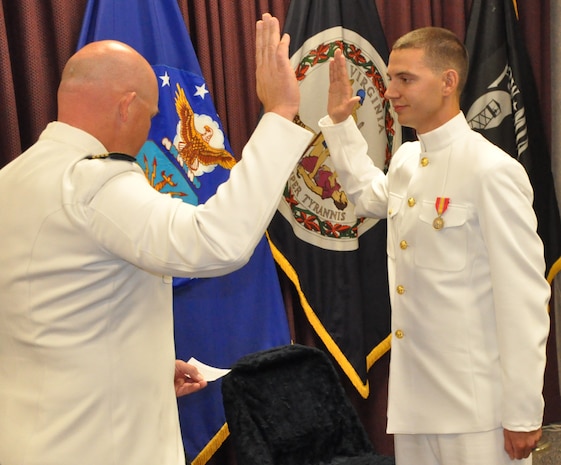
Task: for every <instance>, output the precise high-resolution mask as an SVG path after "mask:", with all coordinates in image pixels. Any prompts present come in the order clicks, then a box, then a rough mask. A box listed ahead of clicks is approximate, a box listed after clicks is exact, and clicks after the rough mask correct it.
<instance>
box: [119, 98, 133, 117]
mask: <svg viewBox="0 0 561 465" xmlns="http://www.w3.org/2000/svg"><path fill="white" fill-rule="evenodd" d="M135 98H136V92H127V93H126V94H124V95H123V96H122V97H121V100H119V117H120V118H121V121H123V122H125V121H127V120H128V117H129V108H130V105H131V103H132V102H133V100H134V99H135Z"/></svg>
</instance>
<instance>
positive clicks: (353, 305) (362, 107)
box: [268, 0, 401, 398]
mask: <svg viewBox="0 0 561 465" xmlns="http://www.w3.org/2000/svg"><path fill="white" fill-rule="evenodd" d="M285 31H286V32H288V33H290V36H291V42H290V56H291V63H292V65H293V67H294V69H295V72H296V76H297V78H298V80H299V83H300V92H301V96H302V101H301V106H300V113H299V115H298V118H299V121H298V122H299V123H300V124H302V125H303V126H306V127H308V128H310V129H311V130H312V131H313V132H315V138H314V139H313V141H312V143H311V144H310V146H309V148H308V150H307V151H306V153H304V154H302V155H303V156H302V158H301V160H300V162H299V164H298V165H297V167H296V169H295V170H294V172H293V173H292V176H291V177H290V179H289V181H288V183H287V185H286V188H285V191H284V196H283V199H282V200H281V202H280V205H279V209H278V212H277V214H276V215H275V217H274V218H273V221H272V223H271V225H270V227H269V230H268V232H269V238H270V241H271V243H272V245H273V255H274V257H275V259H276V261H277V263H278V264H279V265H280V267H281V268H282V270H283V271H284V272H285V273H286V275H287V276H288V277H289V278H290V280H291V281H292V283H293V284H294V286H295V288H296V289H297V291H298V294H299V297H300V303H301V305H302V308H303V309H304V312H305V314H306V316H307V318H308V320H309V321H310V323H311V325H312V327H313V328H314V330H315V331H316V333H317V334H318V335H319V337H320V338H321V340H322V342H323V343H324V345H325V346H326V348H327V349H328V350H329V352H330V353H331V355H332V356H333V357H334V358H335V360H336V361H337V362H338V364H339V365H340V367H341V368H342V370H343V372H344V373H345V374H346V375H347V376H348V378H349V380H350V381H351V382H352V384H353V386H355V388H356V389H357V390H358V391H359V393H360V394H361V395H362V396H363V397H364V398H366V397H368V394H369V385H368V378H367V375H368V370H369V368H370V367H371V366H372V364H373V363H374V362H375V361H376V360H377V359H378V358H380V357H381V356H382V355H383V354H384V353H385V352H386V351H387V350H388V349H389V347H390V336H389V334H390V303H389V291H388V280H387V258H386V221H385V220H383V221H377V220H374V219H365V218H357V217H356V216H355V214H354V207H353V205H352V204H351V203H350V202H349V201H348V199H347V196H346V194H345V191H344V189H343V188H342V187H341V185H340V184H339V182H338V181H337V174H336V173H335V172H334V169H333V167H332V164H331V161H330V158H329V148H328V147H327V146H326V144H325V141H324V138H323V135H322V134H321V132H320V131H319V129H318V124H317V123H318V120H319V119H320V118H321V117H322V116H324V115H325V112H326V108H327V93H328V86H329V60H330V59H331V57H333V55H334V52H335V50H336V49H339V48H340V49H342V51H343V54H344V56H345V58H346V59H347V62H348V67H349V75H350V79H351V81H352V87H353V91H354V92H355V93H356V95H359V96H360V98H361V99H360V104H358V105H357V107H356V109H355V111H354V114H353V116H354V118H355V120H356V121H357V124H358V126H359V128H360V130H361V132H362V134H363V135H364V137H365V138H366V140H367V141H368V144H369V148H370V156H371V157H372V158H373V160H374V163H375V164H376V165H377V166H378V167H380V168H382V169H385V168H387V166H388V164H389V162H390V158H391V155H392V153H393V152H394V151H395V150H396V149H397V147H398V146H399V145H400V143H401V129H400V127H399V124H398V122H397V118H396V117H395V115H394V113H393V110H392V109H391V108H390V104H389V102H388V101H387V100H386V99H384V93H385V90H386V85H387V81H386V79H387V77H386V62H387V58H388V50H387V44H386V40H385V37H384V34H383V31H382V26H381V23H380V20H379V17H378V12H377V10H376V6H375V3H374V2H373V1H372V0H352V1H349V0H297V1H292V2H291V4H290V6H289V9H288V13H287V17H286V23H285Z"/></svg>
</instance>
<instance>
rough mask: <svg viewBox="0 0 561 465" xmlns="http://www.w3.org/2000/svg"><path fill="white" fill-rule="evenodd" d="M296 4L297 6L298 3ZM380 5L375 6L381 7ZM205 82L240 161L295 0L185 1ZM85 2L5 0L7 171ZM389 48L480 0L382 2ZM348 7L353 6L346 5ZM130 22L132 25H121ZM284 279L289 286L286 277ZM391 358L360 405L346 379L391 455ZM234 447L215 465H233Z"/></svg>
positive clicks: (452, 24)
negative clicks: (269, 39)
mask: <svg viewBox="0 0 561 465" xmlns="http://www.w3.org/2000/svg"><path fill="white" fill-rule="evenodd" d="M294 1H298V0H294ZM373 1H374V0H373ZM178 2H179V5H180V8H181V11H182V14H183V16H184V18H185V22H186V24H187V26H188V28H189V31H190V33H191V39H192V41H193V45H194V47H195V50H196V51H197V54H198V57H199V61H200V64H201V68H202V70H203V74H204V76H205V78H206V81H207V84H208V87H209V89H210V90H211V93H212V96H213V98H214V102H215V105H216V108H217V110H218V113H219V115H220V117H221V119H222V122H223V123H224V126H225V128H226V132H227V134H228V137H229V138H230V141H231V145H232V148H233V150H234V155H235V156H236V157H237V158H240V154H241V151H242V147H243V146H244V144H245V142H246V141H247V139H248V137H249V135H250V134H251V131H252V129H253V128H254V126H255V124H256V122H257V118H258V115H259V109H260V105H259V102H258V101H257V98H256V96H255V91H254V89H255V78H254V64H255V63H254V54H253V48H254V45H255V38H254V27H255V26H254V23H255V20H256V19H257V18H258V17H259V16H260V14H261V13H263V12H266V11H269V12H271V13H272V14H274V15H275V16H277V17H279V19H280V20H281V26H282V25H284V18H285V16H286V11H287V8H288V5H289V2H290V0H178ZM549 2H550V0H518V8H519V11H520V16H521V26H522V30H523V34H524V36H525V39H526V46H527V48H528V51H529V53H530V57H531V60H532V65H533V70H534V75H535V77H536V81H537V84H538V90H539V97H540V102H536V105H540V107H541V108H542V109H543V119H544V124H545V127H546V134H547V135H548V139H549V140H550V134H551V124H550V121H551V105H550V96H551V89H550V87H551V75H550V54H549V49H550V39H549V38H550V28H549V21H544V18H548V17H549V11H550V5H549ZM86 3H87V0H0V122H1V123H0V125H1V131H0V167H1V166H3V165H4V164H6V163H8V162H9V161H10V160H12V159H13V158H15V157H16V156H18V155H19V154H20V153H21V151H23V150H24V149H26V148H27V147H29V146H30V145H31V144H32V143H33V142H34V141H35V140H36V139H37V137H38V135H39V133H40V132H41V131H42V129H43V128H44V126H45V125H46V124H47V123H48V122H49V121H51V120H54V119H55V118H56V89H57V85H58V80H59V77H60V74H61V71H62V68H63V66H64V63H65V62H66V60H67V59H68V58H69V57H70V55H71V54H72V53H73V52H74V50H75V47H76V42H77V39H78V35H79V31H80V27H81V22H82V16H83V13H84V10H85V7H86ZM375 3H376V6H377V7H378V11H379V13H380V18H381V20H382V24H383V27H384V31H385V34H386V38H387V41H388V44H389V45H391V44H392V43H393V42H394V41H395V39H397V38H398V37H399V36H400V35H402V34H403V33H405V32H407V31H409V30H411V29H413V28H416V27H421V26H428V25H434V26H443V27H446V28H449V29H451V30H453V31H454V32H456V33H457V34H458V35H459V37H460V38H462V39H463V38H464V35H465V29H466V22H467V18H468V17H469V11H470V8H471V3H472V0H456V1H453V2H451V1H449V0H375ZM348 4H349V6H350V5H352V3H351V2H348ZM123 20H126V19H123ZM281 280H283V279H282V278H281ZM284 291H285V296H286V302H287V304H286V305H287V314H288V316H289V320H290V323H291V328H292V331H293V335H294V339H295V341H296V342H300V343H304V344H308V345H314V346H319V345H321V343H320V341H319V340H318V339H317V338H316V337H315V335H314V334H313V331H312V330H311V328H310V326H309V325H308V323H307V321H306V319H305V317H304V315H303V312H302V310H301V308H299V305H298V302H297V299H294V294H293V289H292V288H291V287H290V285H289V284H288V283H286V282H284ZM553 344H554V341H553V342H552V341H550V344H549V346H548V355H549V357H550V358H549V362H548V368H547V372H546V388H545V396H546V403H547V405H546V418H545V422H546V423H550V422H553V421H559V420H561V400H560V398H559V388H558V382H557V360H556V357H555V349H554V345H553ZM388 363H389V355H388V354H386V355H385V356H384V357H382V359H381V360H379V361H378V362H376V364H375V365H374V367H373V368H372V370H371V372H370V385H371V395H370V397H369V398H368V399H366V400H365V399H362V398H361V397H360V396H359V395H358V394H357V393H356V392H355V391H354V388H353V387H352V386H351V385H350V384H349V383H347V382H346V381H345V380H344V379H343V382H344V384H345V387H346V389H347V392H348V393H349V396H350V398H351V400H352V401H353V403H354V405H355V406H356V407H357V410H358V411H359V414H360V416H361V419H362V420H363V422H364V424H365V426H366V428H367V430H368V431H369V434H370V437H371V438H372V441H373V443H374V445H375V447H376V448H377V449H378V450H379V451H380V452H382V453H389V454H391V453H393V444H392V440H391V437H389V436H387V435H386V434H385V424H386V418H385V408H386V393H387V371H388ZM233 462H234V460H233V458H232V451H231V448H230V446H229V444H228V441H227V442H226V444H225V445H224V446H223V447H222V448H221V450H219V451H218V453H217V454H216V455H215V456H214V457H213V459H212V460H211V464H220V465H222V464H230V463H233Z"/></svg>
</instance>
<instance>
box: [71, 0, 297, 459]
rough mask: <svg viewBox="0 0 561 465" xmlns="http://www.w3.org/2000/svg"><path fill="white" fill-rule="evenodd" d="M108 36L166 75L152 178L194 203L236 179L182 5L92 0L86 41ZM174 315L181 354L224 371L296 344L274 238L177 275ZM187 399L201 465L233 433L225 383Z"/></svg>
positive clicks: (186, 426) (151, 144)
mask: <svg viewBox="0 0 561 465" xmlns="http://www.w3.org/2000/svg"><path fill="white" fill-rule="evenodd" d="M101 39H116V40H120V41H122V42H125V43H127V44H129V45H130V46H132V47H133V48H135V49H136V50H137V51H139V52H140V53H141V54H142V55H143V56H144V57H145V58H146V59H147V60H148V62H149V63H150V64H151V65H152V67H153V69H154V72H155V73H156V76H157V77H158V82H159V84H160V95H159V110H160V113H159V114H158V115H157V116H156V117H155V118H154V120H153V122H152V129H151V131H150V134H149V138H148V141H147V142H146V144H145V145H144V146H143V147H142V149H141V151H140V153H139V154H138V156H137V161H138V163H139V164H140V165H141V166H142V167H143V169H144V171H145V173H146V176H147V178H148V180H149V182H150V183H151V184H152V186H153V187H154V188H155V189H157V190H159V191H161V192H163V193H168V194H170V195H173V196H177V197H180V198H182V199H183V200H184V201H185V202H189V203H191V204H194V205H196V204H200V203H204V202H205V201H206V200H207V199H208V198H209V197H211V196H212V195H213V194H214V193H215V191H216V189H217V187H218V186H219V185H220V184H221V183H222V182H224V181H226V180H227V179H228V177H229V173H230V169H231V168H232V166H233V165H234V164H235V159H234V157H233V156H232V154H231V148H230V145H229V142H228V139H227V138H226V135H225V134H224V130H223V127H222V124H221V122H220V120H219V118H218V117H217V115H216V111H215V108H214V105H213V103H212V100H211V97H210V95H209V91H208V89H207V88H206V84H205V80H204V79H203V77H202V73H201V69H200V66H199V63H198V60H197V58H196V56H195V52H194V50H193V46H192V44H191V40H190V38H189V35H188V32H187V28H186V25H185V22H184V20H183V18H182V16H181V13H180V10H179V8H178V4H177V1H176V0H90V1H89V3H88V5H87V9H86V13H85V18H84V23H83V27H82V32H81V36H80V41H79V47H82V46H83V45H85V44H86V43H88V42H91V41H95V40H101ZM207 45H209V46H210V44H207ZM248 208H250V206H249V205H248ZM174 318H175V341H176V351H177V357H178V358H181V359H184V360H188V359H189V358H190V357H192V356H193V357H195V358H197V359H198V360H200V361H202V362H204V363H207V364H209V365H212V366H216V367H221V368H227V367H230V366H231V365H232V364H233V363H234V362H235V361H237V359H238V358H240V357H241V356H243V355H245V354H247V353H250V352H255V351H258V350H262V349H266V348H269V347H273V346H277V345H282V344H287V343H289V342H290V334H289V329H288V323H287V321H286V313H285V309H284V304H283V301H282V295H281V291H280V286H279V283H278V277H277V275H276V268H275V263H274V261H273V258H272V255H271V250H270V247H269V245H268V243H267V240H266V238H265V237H264V238H263V240H262V241H261V242H260V244H259V246H258V247H257V249H256V251H255V252H254V255H253V257H252V259H251V260H250V262H249V263H248V264H247V265H246V266H245V267H243V268H242V269H241V270H239V271H237V272H234V273H231V274H230V275H227V276H224V277H220V278H212V279H192V280H189V279H181V280H179V279H177V280H175V281H174ZM170 381H171V380H170ZM140 389H142V387H140ZM157 401H158V399H154V402H157ZM178 405H179V414H180V421H181V429H182V435H183V441H184V446H185V451H186V455H187V457H188V458H189V459H191V460H192V462H193V464H195V465H201V464H204V463H206V461H207V460H208V459H209V458H210V457H211V456H212V454H213V453H214V452H215V451H216V449H217V448H218V447H219V446H220V445H221V444H222V442H223V441H224V440H225V438H226V437H227V435H228V429H227V426H226V420H225V416H224V411H223V408H222V394H221V390H220V381H215V382H211V383H209V385H208V387H207V388H206V389H204V390H202V391H199V392H197V393H195V394H192V395H190V396H186V397H182V398H180V399H178Z"/></svg>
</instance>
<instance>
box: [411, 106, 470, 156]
mask: <svg viewBox="0 0 561 465" xmlns="http://www.w3.org/2000/svg"><path fill="white" fill-rule="evenodd" d="M466 131H471V128H470V127H469V124H468V122H467V121H466V118H465V116H464V114H463V113H462V112H460V113H458V114H457V115H456V116H454V118H452V119H451V120H449V121H448V122H446V123H444V124H443V125H442V126H440V127H438V128H436V129H433V130H432V131H429V132H427V133H425V134H418V135H417V137H418V138H419V142H420V143H421V152H436V151H439V150H442V149H443V148H445V147H446V146H448V145H450V144H451V143H452V142H454V140H455V139H457V138H458V136H459V135H460V134H462V133H464V132H466Z"/></svg>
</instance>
